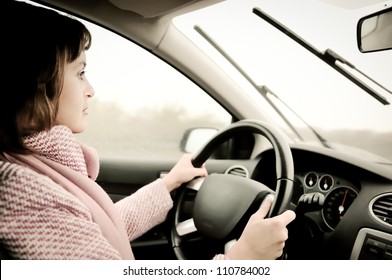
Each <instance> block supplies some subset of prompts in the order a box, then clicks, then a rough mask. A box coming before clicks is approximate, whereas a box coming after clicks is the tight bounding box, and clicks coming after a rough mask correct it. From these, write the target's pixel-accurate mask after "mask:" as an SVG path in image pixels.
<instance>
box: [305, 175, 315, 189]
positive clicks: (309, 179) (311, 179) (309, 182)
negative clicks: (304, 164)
mask: <svg viewBox="0 0 392 280" xmlns="http://www.w3.org/2000/svg"><path fill="white" fill-rule="evenodd" d="M317 181H318V175H317V173H315V172H309V173H308V174H306V175H305V185H306V186H307V187H308V188H312V187H314V186H315V185H316V184H317Z"/></svg>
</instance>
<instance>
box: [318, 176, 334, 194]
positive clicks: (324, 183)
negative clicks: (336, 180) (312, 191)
mask: <svg viewBox="0 0 392 280" xmlns="http://www.w3.org/2000/svg"><path fill="white" fill-rule="evenodd" d="M332 186H333V178H332V176H331V175H328V174H325V175H323V176H321V178H320V182H319V187H320V190H322V191H324V192H326V191H329V190H330V189H331V188H332Z"/></svg>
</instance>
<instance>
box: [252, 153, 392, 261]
mask: <svg viewBox="0 0 392 280" xmlns="http://www.w3.org/2000/svg"><path fill="white" fill-rule="evenodd" d="M292 155H293V161H294V170H295V174H294V190H293V196H292V206H293V210H295V211H296V213H297V218H296V223H297V225H295V226H293V228H291V230H290V228H289V232H291V234H292V236H293V238H292V239H295V242H293V243H296V245H291V248H292V251H296V252H299V251H302V255H298V254H297V255H294V258H307V259H308V258H315V259H350V258H354V259H392V169H390V167H386V166H382V165H379V164H375V163H372V162H368V161H365V160H361V159H360V158H357V157H355V156H354V155H347V154H345V153H341V152H338V151H335V150H331V149H323V148H322V149H320V148H315V147H308V146H295V147H292ZM250 173H251V178H252V179H254V180H257V181H259V182H261V183H263V184H265V185H266V186H268V187H269V188H271V189H272V190H275V184H276V172H275V154H274V152H273V151H272V150H267V151H264V152H263V153H261V154H260V155H259V156H258V162H257V164H256V166H255V168H254V170H253V172H250ZM375 201H377V203H375ZM376 204H377V205H376ZM300 206H301V207H300ZM377 207H379V209H377ZM299 209H301V210H300V211H299ZM378 246H380V248H379V247H378Z"/></svg>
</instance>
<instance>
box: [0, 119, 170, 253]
mask: <svg viewBox="0 0 392 280" xmlns="http://www.w3.org/2000/svg"><path fill="white" fill-rule="evenodd" d="M25 143H26V145H27V146H28V147H30V148H32V149H34V150H35V151H37V152H38V154H37V155H6V157H7V160H4V161H1V160H0V217H1V220H0V241H1V243H3V244H4V245H5V247H6V248H7V250H8V251H9V252H10V254H11V255H12V256H13V257H16V258H22V259H133V258H134V257H133V254H132V250H131V247H130V242H129V241H130V240H133V239H135V238H137V237H139V236H140V235H142V234H143V233H145V232H146V231H148V230H149V229H151V228H152V227H153V226H155V225H157V224H159V223H161V222H163V221H164V220H165V218H166V216H167V213H168V211H169V209H170V208H171V207H172V204H173V202H172V199H171V197H170V194H169V192H168V191H167V190H166V187H165V186H164V184H163V182H162V180H160V179H157V180H156V181H154V182H152V183H150V184H149V185H147V186H145V187H143V188H141V189H140V190H138V191H137V192H136V193H134V194H133V195H131V196H129V197H126V198H124V199H122V200H121V201H119V202H117V203H116V204H113V203H112V201H111V199H110V198H109V196H108V195H107V194H106V193H105V191H104V190H103V189H102V188H101V187H100V186H99V185H98V184H96V183H95V179H96V177H97V175H98V171H99V161H98V156H97V154H96V152H95V150H94V149H92V148H90V147H87V146H85V145H83V144H81V143H80V142H79V141H77V139H76V138H75V137H74V135H73V134H72V132H71V131H70V130H69V129H68V128H67V127H64V126H55V127H53V128H52V129H51V130H50V131H47V132H40V133H38V134H35V135H33V136H30V137H27V138H26V139H25Z"/></svg>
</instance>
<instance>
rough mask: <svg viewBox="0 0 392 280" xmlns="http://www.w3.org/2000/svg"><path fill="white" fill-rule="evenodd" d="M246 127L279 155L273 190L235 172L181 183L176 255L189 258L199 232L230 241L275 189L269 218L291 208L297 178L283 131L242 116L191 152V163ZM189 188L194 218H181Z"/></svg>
mask: <svg viewBox="0 0 392 280" xmlns="http://www.w3.org/2000/svg"><path fill="white" fill-rule="evenodd" d="M244 132H251V133H254V134H260V135H262V136H264V137H265V138H266V139H267V140H269V141H270V143H271V144H272V147H273V149H274V152H275V159H276V167H275V169H276V178H277V180H276V188H275V191H273V190H271V189H270V188H268V187H267V186H265V185H264V184H262V183H259V182H257V181H255V180H252V179H249V178H244V177H241V176H236V175H231V174H210V175H208V176H207V177H204V178H196V179H194V180H192V181H190V182H188V183H187V184H186V185H185V186H182V187H181V188H180V189H179V190H178V196H177V197H176V198H175V206H174V208H173V211H174V215H173V223H172V226H171V245H172V247H173V250H174V253H175V255H176V257H177V259H179V260H185V259H188V258H187V257H186V253H185V250H184V246H185V245H186V244H187V243H188V242H190V240H191V239H194V237H195V235H201V236H202V238H208V239H211V240H213V242H215V243H216V242H218V243H227V242H229V241H230V240H233V239H235V238H236V237H238V236H239V234H240V233H241V232H242V230H243V229H244V227H245V225H246V222H247V221H248V219H249V217H250V216H251V214H253V213H254V212H255V211H256V210H257V209H258V208H259V207H260V204H261V202H262V201H263V200H264V198H265V197H266V195H268V194H269V193H272V194H274V201H273V203H272V206H271V209H270V212H269V213H268V217H273V216H276V215H279V214H281V213H282V212H284V211H285V210H286V209H288V207H289V204H290V201H291V196H292V192H293V182H294V163H293V158H292V155H291V150H290V147H289V145H288V143H287V142H286V140H285V136H284V135H283V134H282V133H281V132H280V130H278V129H277V128H276V127H274V126H272V125H271V124H269V123H264V122H261V121H258V120H241V121H238V122H235V123H233V124H231V125H230V126H228V127H227V128H225V129H223V130H221V131H219V132H218V133H217V134H216V135H215V136H214V137H213V138H212V139H211V140H210V141H209V142H208V143H207V144H206V145H205V146H204V147H203V148H202V149H201V150H200V151H199V152H198V153H197V154H196V155H195V156H194V157H193V161H192V163H193V165H194V166H195V167H200V166H202V164H203V163H205V162H206V160H207V159H208V158H209V157H210V156H211V155H212V153H213V152H214V151H215V150H216V149H217V148H218V147H219V145H220V144H222V143H224V142H225V141H227V140H229V139H230V138H232V137H233V136H234V135H238V133H244ZM189 192H192V193H193V195H192V196H191V197H194V203H193V209H192V210H191V211H189V210H188V212H191V214H190V215H191V217H189V218H187V219H186V220H182V219H183V216H184V215H183V212H184V211H185V210H184V209H185V208H186V207H187V205H188V208H189V203H187V199H189ZM194 193H196V195H194ZM191 199H193V198H191ZM261 238H262V237H261ZM221 253H223V252H221Z"/></svg>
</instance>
